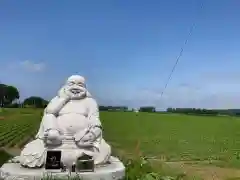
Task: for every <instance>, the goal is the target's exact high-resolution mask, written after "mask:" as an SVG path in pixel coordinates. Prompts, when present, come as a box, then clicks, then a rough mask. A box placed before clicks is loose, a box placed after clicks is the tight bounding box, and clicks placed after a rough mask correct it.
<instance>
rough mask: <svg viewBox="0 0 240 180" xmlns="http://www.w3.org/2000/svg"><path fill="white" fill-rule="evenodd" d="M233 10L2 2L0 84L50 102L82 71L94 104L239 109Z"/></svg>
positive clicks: (239, 62)
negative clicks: (190, 32) (177, 59)
mask: <svg viewBox="0 0 240 180" xmlns="http://www.w3.org/2000/svg"><path fill="white" fill-rule="evenodd" d="M201 3H203V8H202V9H201V8H200V4H201ZM239 7H240V2H239V1H238V0H231V1H228V0H220V1H219V0H218V1H217V0H211V1H207V0H182V1H181V2H180V1H178V0H168V1H159V0H149V1H143V0H138V1H137V0H131V1H127V0H114V1H113V0H103V1H97V0H93V1H77V0H73V1H66V0H65V1H63V0H60V1H57V0H52V1H47V0H42V1H30V0H28V1H27V0H21V1H17V0H9V1H1V2H0V62H1V66H0V81H1V82H3V83H7V84H12V85H15V86H16V87H18V89H19V90H20V93H21V99H24V98H25V97H28V96H31V95H35V96H42V97H44V98H47V99H50V98H52V97H53V96H55V95H56V92H57V90H58V89H59V88H60V86H61V85H62V84H63V83H64V81H65V79H66V78H67V77H68V76H70V75H72V74H80V75H83V76H85V77H86V79H87V84H88V87H89V91H90V92H91V93H92V94H93V95H94V96H95V97H96V99H97V101H98V102H99V103H100V104H108V105H128V106H130V107H138V106H141V105H154V106H156V107H157V108H158V109H164V108H166V107H170V106H171V107H201V108H202V107H205V108H239V107H240V84H239V82H240V71H239V68H240V51H239V47H240V34H239V32H240V21H239V18H240V11H239ZM193 22H196V26H195V29H194V30H193V33H192V36H191V38H190V39H189V42H188V44H187V45H186V46H185V48H184V53H183V56H182V57H181V59H180V62H179V65H178V66H177V68H176V71H175V72H174V74H173V77H172V80H171V81H170V83H169V86H168V88H167V89H166V91H165V93H164V95H163V97H162V98H160V94H161V91H162V89H163V87H164V84H165V83H166V80H167V77H168V75H169V73H170V71H171V68H172V66H173V65H174V63H175V60H176V57H177V56H178V54H179V52H180V49H181V47H182V46H183V44H184V41H185V39H186V38H187V36H188V33H189V29H190V27H191V25H192V24H193Z"/></svg>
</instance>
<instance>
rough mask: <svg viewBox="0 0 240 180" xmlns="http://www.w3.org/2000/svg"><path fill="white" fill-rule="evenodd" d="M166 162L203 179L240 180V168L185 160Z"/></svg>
mask: <svg viewBox="0 0 240 180" xmlns="http://www.w3.org/2000/svg"><path fill="white" fill-rule="evenodd" d="M166 164H167V165H169V166H170V167H172V168H177V169H178V168H180V169H181V170H182V171H183V172H184V173H186V174H187V175H189V176H197V177H201V178H202V179H204V180H227V179H229V178H239V180H240V169H234V168H221V167H216V166H213V165H200V164H189V163H185V162H166ZM236 180H237V179H236Z"/></svg>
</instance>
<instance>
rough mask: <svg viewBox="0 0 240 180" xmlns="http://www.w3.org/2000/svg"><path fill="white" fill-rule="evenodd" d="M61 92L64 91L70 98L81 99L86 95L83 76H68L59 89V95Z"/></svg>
mask: <svg viewBox="0 0 240 180" xmlns="http://www.w3.org/2000/svg"><path fill="white" fill-rule="evenodd" d="M61 93H66V94H67V95H68V96H70V97H71V99H82V98H84V97H86V96H87V94H88V91H87V88H86V84H85V78H84V77H82V76H79V75H72V76H70V77H69V78H68V79H67V81H66V83H65V85H64V86H63V87H62V89H61V90H60V92H59V95H60V96H61Z"/></svg>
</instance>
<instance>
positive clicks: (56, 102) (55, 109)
mask: <svg viewBox="0 0 240 180" xmlns="http://www.w3.org/2000/svg"><path fill="white" fill-rule="evenodd" d="M67 102H68V99H67V98H63V97H59V96H56V97H54V98H53V99H52V100H51V101H50V102H49V103H48V105H47V107H46V108H45V111H44V113H45V114H53V115H55V116H57V114H58V113H59V111H60V110H61V109H62V108H63V106H64V105H65V104H66V103H67Z"/></svg>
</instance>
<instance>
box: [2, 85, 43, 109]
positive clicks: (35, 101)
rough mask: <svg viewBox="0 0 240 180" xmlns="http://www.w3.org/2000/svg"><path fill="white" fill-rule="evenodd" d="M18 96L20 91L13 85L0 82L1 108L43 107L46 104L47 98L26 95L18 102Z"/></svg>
mask: <svg viewBox="0 0 240 180" xmlns="http://www.w3.org/2000/svg"><path fill="white" fill-rule="evenodd" d="M19 98H20V93H19V90H18V89H17V88H16V87H15V86H12V85H7V84H0V107H2V108H3V107H5V108H18V107H34V108H44V107H46V105H47V104H48V101H47V100H44V99H43V98H41V97H37V96H31V97H28V98H26V99H25V100H24V101H23V102H22V103H20V101H19Z"/></svg>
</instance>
